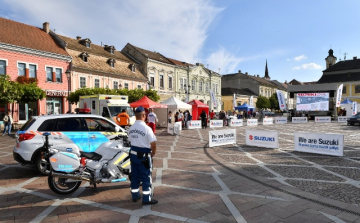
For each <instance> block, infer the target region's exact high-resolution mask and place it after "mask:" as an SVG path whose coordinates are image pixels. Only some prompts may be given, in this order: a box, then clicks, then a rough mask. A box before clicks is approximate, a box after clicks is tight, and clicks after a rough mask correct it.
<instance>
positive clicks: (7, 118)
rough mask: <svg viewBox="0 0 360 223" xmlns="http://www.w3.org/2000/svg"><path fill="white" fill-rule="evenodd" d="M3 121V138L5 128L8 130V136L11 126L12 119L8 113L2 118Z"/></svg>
mask: <svg viewBox="0 0 360 223" xmlns="http://www.w3.org/2000/svg"><path fill="white" fill-rule="evenodd" d="M3 121H4V133H3V136H4V135H5V134H6V128H7V129H8V134H9V135H10V132H11V126H12V124H13V119H12V117H11V113H10V112H8V113H7V115H5V116H4V118H3Z"/></svg>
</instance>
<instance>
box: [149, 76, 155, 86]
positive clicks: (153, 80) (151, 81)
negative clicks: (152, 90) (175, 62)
mask: <svg viewBox="0 0 360 223" xmlns="http://www.w3.org/2000/svg"><path fill="white" fill-rule="evenodd" d="M150 86H153V87H154V86H155V78H154V77H150Z"/></svg>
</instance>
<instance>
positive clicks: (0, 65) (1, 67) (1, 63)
mask: <svg viewBox="0 0 360 223" xmlns="http://www.w3.org/2000/svg"><path fill="white" fill-rule="evenodd" d="M0 74H6V61H5V60H0Z"/></svg>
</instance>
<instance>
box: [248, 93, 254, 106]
mask: <svg viewBox="0 0 360 223" xmlns="http://www.w3.org/2000/svg"><path fill="white" fill-rule="evenodd" d="M253 101H254V97H253V96H252V95H251V97H250V100H249V105H250V107H253Z"/></svg>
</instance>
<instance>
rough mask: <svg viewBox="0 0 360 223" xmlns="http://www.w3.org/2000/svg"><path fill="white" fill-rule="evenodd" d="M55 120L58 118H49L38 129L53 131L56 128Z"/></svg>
mask: <svg viewBox="0 0 360 223" xmlns="http://www.w3.org/2000/svg"><path fill="white" fill-rule="evenodd" d="M55 121H56V119H48V120H46V121H44V122H43V123H42V124H41V125H40V127H39V128H38V129H37V130H38V131H41V132H52V131H53V129H54V125H55Z"/></svg>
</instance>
